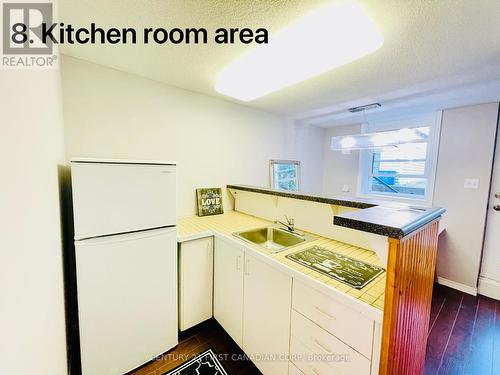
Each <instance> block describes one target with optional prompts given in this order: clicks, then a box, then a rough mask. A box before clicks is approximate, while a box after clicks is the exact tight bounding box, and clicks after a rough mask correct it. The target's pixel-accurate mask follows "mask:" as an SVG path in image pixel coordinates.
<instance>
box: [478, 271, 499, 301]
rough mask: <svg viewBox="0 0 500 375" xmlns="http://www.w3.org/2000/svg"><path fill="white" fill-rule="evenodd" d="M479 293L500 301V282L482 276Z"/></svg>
mask: <svg viewBox="0 0 500 375" xmlns="http://www.w3.org/2000/svg"><path fill="white" fill-rule="evenodd" d="M477 292H478V293H479V294H481V295H483V296H486V297H490V298H494V299H497V300H500V282H498V281H495V280H493V279H488V278H486V277H482V276H480V277H479V285H478V291H477Z"/></svg>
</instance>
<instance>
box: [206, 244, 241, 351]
mask: <svg viewBox="0 0 500 375" xmlns="http://www.w3.org/2000/svg"><path fill="white" fill-rule="evenodd" d="M244 255H245V253H244V251H243V250H241V249H240V248H239V247H238V246H237V245H235V244H233V243H231V242H229V241H226V240H223V239H220V238H216V239H215V256H214V317H215V319H216V320H217V321H218V322H219V324H220V325H221V326H222V327H223V328H224V330H225V331H226V332H227V333H228V334H229V336H231V338H232V339H233V340H234V341H235V342H236V343H237V344H238V345H239V346H240V347H241V346H242V342H243V260H244V259H243V258H244Z"/></svg>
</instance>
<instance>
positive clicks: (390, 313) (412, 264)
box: [379, 219, 440, 375]
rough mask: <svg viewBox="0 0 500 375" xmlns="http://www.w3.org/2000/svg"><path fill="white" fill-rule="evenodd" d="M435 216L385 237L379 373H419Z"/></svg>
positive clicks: (436, 226)
mask: <svg viewBox="0 0 500 375" xmlns="http://www.w3.org/2000/svg"><path fill="white" fill-rule="evenodd" d="M439 220H440V219H437V220H434V221H432V222H430V223H429V224H427V225H425V226H423V227H422V228H420V229H418V230H417V231H415V232H412V233H410V234H409V235H408V236H406V237H403V238H401V239H399V240H398V239H394V238H389V254H388V262H387V282H386V287H385V302H384V321H383V326H382V346H381V353H380V369H379V374H381V375H403V374H404V375H421V374H422V373H423V370H424V362H425V348H426V344H427V331H428V328H429V317H430V309H431V300H432V288H433V284H434V273H435V268H436V256H437V241H438V234H439Z"/></svg>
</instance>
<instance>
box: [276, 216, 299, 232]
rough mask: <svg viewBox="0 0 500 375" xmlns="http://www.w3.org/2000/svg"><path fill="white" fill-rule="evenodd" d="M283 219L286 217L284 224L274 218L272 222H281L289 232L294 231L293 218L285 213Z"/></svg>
mask: <svg viewBox="0 0 500 375" xmlns="http://www.w3.org/2000/svg"><path fill="white" fill-rule="evenodd" d="M285 219H286V224H285V223H283V222H282V221H279V220H274V223H275V224H281V225H283V226H284V227H286V228H287V229H288V230H289V231H290V232H294V231H295V220H294V219H293V218H292V217H290V218H289V217H288V216H286V215H285Z"/></svg>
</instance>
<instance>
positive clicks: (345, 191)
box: [342, 185, 350, 193]
mask: <svg viewBox="0 0 500 375" xmlns="http://www.w3.org/2000/svg"><path fill="white" fill-rule="evenodd" d="M349 190H350V189H349V185H344V186H342V191H343V192H344V193H347V192H348V191H349Z"/></svg>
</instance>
